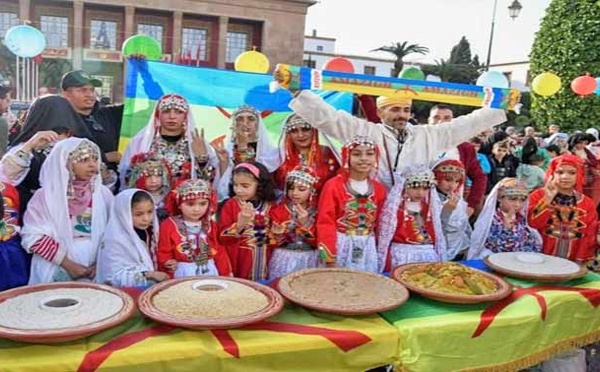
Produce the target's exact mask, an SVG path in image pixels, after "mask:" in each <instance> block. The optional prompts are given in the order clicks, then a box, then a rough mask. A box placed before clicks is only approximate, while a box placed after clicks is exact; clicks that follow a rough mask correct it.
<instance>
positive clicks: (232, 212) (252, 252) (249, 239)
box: [219, 198, 271, 281]
mask: <svg viewBox="0 0 600 372" xmlns="http://www.w3.org/2000/svg"><path fill="white" fill-rule="evenodd" d="M270 209H271V203H269V202H262V203H261V204H260V205H259V206H257V207H256V206H255V211H256V215H255V217H254V225H253V226H252V227H247V228H244V229H243V230H242V231H238V229H237V220H238V215H239V213H240V211H241V206H240V202H239V200H238V198H231V199H229V200H227V201H226V202H225V204H223V208H222V209H221V216H220V221H219V232H220V234H219V236H220V240H221V243H222V244H223V245H224V246H225V247H227V253H229V258H230V260H231V267H232V270H233V275H234V276H236V277H238V278H242V279H249V280H255V281H257V280H264V279H267V278H268V273H267V269H268V263H269V259H270V258H271V245H270V241H269V231H270V227H271V221H270V218H269V212H270Z"/></svg>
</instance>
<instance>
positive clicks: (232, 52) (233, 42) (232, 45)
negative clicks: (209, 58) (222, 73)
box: [225, 32, 248, 63]
mask: <svg viewBox="0 0 600 372" xmlns="http://www.w3.org/2000/svg"><path fill="white" fill-rule="evenodd" d="M246 50H248V34H247V33H245V32H227V48H226V51H225V54H226V58H225V62H227V63H233V62H234V61H235V59H236V57H237V56H239V55H240V54H242V53H244V52H245V51H246Z"/></svg>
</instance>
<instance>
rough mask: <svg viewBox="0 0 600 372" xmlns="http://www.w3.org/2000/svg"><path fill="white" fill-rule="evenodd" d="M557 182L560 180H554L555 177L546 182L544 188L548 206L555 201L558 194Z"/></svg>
mask: <svg viewBox="0 0 600 372" xmlns="http://www.w3.org/2000/svg"><path fill="white" fill-rule="evenodd" d="M557 182H558V180H556V179H555V178H554V175H552V176H550V178H549V179H548V182H546V185H545V186H544V200H545V201H546V204H550V203H552V200H554V197H555V196H556V194H558V188H557V187H556V183H557Z"/></svg>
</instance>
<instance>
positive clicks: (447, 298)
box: [390, 263, 512, 304]
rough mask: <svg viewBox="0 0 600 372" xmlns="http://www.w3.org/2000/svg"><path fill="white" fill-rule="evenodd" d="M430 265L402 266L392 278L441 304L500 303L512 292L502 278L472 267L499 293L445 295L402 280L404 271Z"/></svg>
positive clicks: (414, 264)
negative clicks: (496, 288)
mask: <svg viewBox="0 0 600 372" xmlns="http://www.w3.org/2000/svg"><path fill="white" fill-rule="evenodd" d="M429 264H430V263H411V264H405V265H400V266H398V267H396V268H395V269H393V270H392V272H391V275H390V276H391V277H392V278H394V279H395V280H397V281H399V282H400V283H402V284H403V285H404V286H406V288H408V289H409V290H410V291H412V292H414V293H417V294H420V295H421V296H423V297H427V298H430V299H432V300H436V301H440V302H448V303H453V304H476V303H480V302H491V301H498V300H501V299H503V298H505V297H508V296H509V295H510V294H511V292H512V286H511V285H510V284H509V283H507V282H505V281H504V280H502V279H501V278H499V277H497V276H496V275H493V274H490V273H486V272H484V271H481V270H477V269H473V268H470V267H469V269H471V270H474V271H477V272H478V273H479V274H481V275H483V276H485V277H487V278H489V279H491V280H493V281H494V282H495V283H496V285H497V287H498V291H497V292H496V293H492V294H487V295H463V294H452V293H444V292H438V291H433V290H430V289H426V288H421V287H417V286H415V285H413V284H411V283H407V282H406V281H404V280H403V279H402V278H401V275H402V273H403V272H404V271H406V270H408V269H410V268H413V267H415V266H420V265H429Z"/></svg>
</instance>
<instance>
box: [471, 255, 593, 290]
mask: <svg viewBox="0 0 600 372" xmlns="http://www.w3.org/2000/svg"><path fill="white" fill-rule="evenodd" d="M483 262H484V263H485V264H486V265H487V266H488V267H489V268H490V269H492V270H494V271H496V272H498V273H500V274H503V275H506V276H509V277H511V278H517V279H524V280H531V281H535V282H540V283H559V282H564V281H567V280H571V279H576V278H581V277H584V276H585V274H586V273H587V269H586V268H585V266H583V265H579V264H577V263H575V262H572V261H569V260H567V259H564V258H560V257H555V256H549V255H545V254H542V253H530V252H503V253H495V254H492V255H490V256H487V257H486V258H484V259H483Z"/></svg>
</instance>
